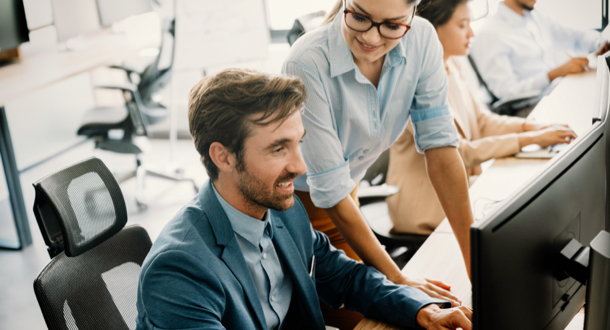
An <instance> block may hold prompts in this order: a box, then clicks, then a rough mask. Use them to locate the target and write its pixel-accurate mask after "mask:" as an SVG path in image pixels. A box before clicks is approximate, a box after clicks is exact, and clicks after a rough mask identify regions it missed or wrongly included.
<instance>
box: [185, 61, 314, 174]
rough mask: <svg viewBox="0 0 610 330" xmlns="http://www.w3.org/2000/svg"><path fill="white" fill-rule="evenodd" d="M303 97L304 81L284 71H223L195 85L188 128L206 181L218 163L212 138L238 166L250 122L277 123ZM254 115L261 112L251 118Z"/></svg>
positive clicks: (298, 106) (285, 117) (297, 105)
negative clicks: (213, 152)
mask: <svg viewBox="0 0 610 330" xmlns="http://www.w3.org/2000/svg"><path fill="white" fill-rule="evenodd" d="M304 101H305V86H304V85H303V82H301V80H300V79H299V78H296V77H288V76H285V75H274V74H268V73H261V72H256V71H253V70H248V69H227V70H224V71H222V72H219V73H217V74H215V75H212V76H210V77H206V78H204V79H202V80H201V81H200V82H199V83H197V84H196V85H195V86H194V87H193V88H192V89H191V94H190V98H189V106H188V107H189V109H188V117H189V129H190V132H191V136H193V139H194V142H195V148H197V151H198V152H199V154H200V155H201V162H202V163H203V165H204V166H205V169H206V171H207V173H208V176H209V177H210V179H211V180H212V181H215V180H216V179H218V167H216V164H214V162H213V161H212V160H211V159H210V145H211V144H212V143H213V142H219V143H221V144H222V145H223V146H225V147H226V148H227V149H228V150H229V151H230V152H232V153H234V154H235V155H236V158H237V161H238V166H240V164H241V166H243V153H244V141H245V140H246V138H247V137H248V136H249V134H250V131H251V129H250V127H251V126H250V125H251V124H256V125H268V124H271V123H274V122H278V121H280V122H282V121H284V120H286V119H287V118H288V117H290V116H291V115H292V114H294V112H295V111H298V110H300V109H301V108H302V106H303V102H304ZM254 114H260V116H257V118H253V116H252V115H254ZM242 169H243V167H242Z"/></svg>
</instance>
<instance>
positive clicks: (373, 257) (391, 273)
mask: <svg viewBox="0 0 610 330" xmlns="http://www.w3.org/2000/svg"><path fill="white" fill-rule="evenodd" d="M324 210H325V211H326V212H327V213H328V216H329V217H330V218H331V220H332V221H333V223H334V224H335V226H336V227H337V229H339V232H340V233H341V235H342V236H343V238H345V241H346V242H347V243H348V244H349V246H350V247H351V248H352V249H353V250H354V252H356V254H357V255H358V256H359V257H360V258H361V259H362V261H363V262H364V263H365V264H366V265H369V266H372V267H374V268H376V269H377V270H378V271H380V272H382V273H383V274H384V275H385V276H386V277H387V278H388V280H390V281H392V282H394V283H396V284H405V285H409V286H411V287H414V288H416V289H419V290H421V291H423V292H425V293H427V294H428V295H429V296H431V297H433V298H440V299H445V300H449V301H450V302H451V304H452V305H453V306H459V305H461V301H460V300H459V299H458V298H457V297H455V296H454V295H452V294H451V293H450V292H449V291H447V290H449V289H450V287H449V286H447V285H445V284H443V283H441V282H438V281H432V280H422V279H410V278H406V277H405V276H404V275H403V274H402V273H401V272H400V269H398V266H396V263H394V261H393V260H392V258H390V255H389V254H388V253H387V252H386V250H385V249H384V248H383V246H382V245H381V243H379V241H378V240H377V237H375V234H373V231H372V230H371V228H370V227H369V226H368V224H367V223H366V220H364V218H363V217H362V213H360V210H359V209H358V206H357V205H356V203H355V202H354V200H353V199H352V198H351V197H350V196H347V197H345V198H344V199H342V200H341V201H340V202H339V203H338V204H337V205H335V206H333V207H330V208H327V209H324Z"/></svg>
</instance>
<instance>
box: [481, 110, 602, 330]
mask: <svg viewBox="0 0 610 330" xmlns="http://www.w3.org/2000/svg"><path fill="white" fill-rule="evenodd" d="M583 113H584V112H583ZM589 113H590V112H589ZM604 130H605V121H598V122H596V123H595V124H594V125H593V126H591V128H590V129H589V130H588V131H587V132H586V133H585V134H583V135H582V136H580V137H579V138H578V139H576V140H575V141H574V142H572V143H571V144H570V145H569V147H568V148H566V149H564V150H563V151H562V152H561V153H560V154H558V155H557V156H555V158H553V159H551V160H550V161H549V163H548V164H547V165H546V166H545V168H544V169H543V171H542V172H541V173H540V174H539V175H538V176H537V177H536V178H535V179H534V180H533V181H532V182H530V183H529V184H528V185H527V186H526V187H525V188H524V189H522V190H521V191H519V192H517V193H515V194H514V195H512V196H511V197H509V198H507V200H506V201H505V202H504V203H503V204H502V205H501V206H499V207H498V209H496V211H495V212H494V213H493V214H490V215H488V216H487V217H486V218H485V219H484V220H483V221H480V222H479V223H476V224H474V225H473V226H472V228H471V239H472V242H471V244H472V284H473V308H474V310H475V311H476V312H475V313H474V316H473V317H474V319H473V325H474V329H495V330H502V329H510V330H514V329H521V330H528V329H533V330H534V329H535V330H542V329H546V330H554V329H562V330H563V329H565V327H566V326H567V325H568V324H569V322H570V320H571V319H572V318H573V317H574V315H576V313H578V311H579V310H580V308H581V307H582V306H583V305H584V303H585V295H586V288H585V287H584V286H583V285H581V284H580V283H579V282H576V281H575V280H574V279H572V278H570V277H567V276H566V275H565V272H564V271H563V269H562V267H561V266H560V257H559V255H560V251H561V250H562V248H563V247H564V246H565V245H566V244H567V243H568V242H569V241H570V239H572V238H575V239H577V240H578V241H579V242H580V243H581V244H582V245H585V246H587V245H589V243H590V242H591V240H592V239H593V238H594V237H595V236H596V235H597V234H598V233H599V232H600V231H601V230H603V229H604V225H605V206H606V205H605V204H606V161H605V158H606V137H605V136H604V134H605V132H604Z"/></svg>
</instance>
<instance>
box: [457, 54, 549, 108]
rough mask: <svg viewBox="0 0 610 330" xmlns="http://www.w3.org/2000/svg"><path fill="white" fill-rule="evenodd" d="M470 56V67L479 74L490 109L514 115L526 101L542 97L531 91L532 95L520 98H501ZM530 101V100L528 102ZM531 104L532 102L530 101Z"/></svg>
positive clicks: (480, 83)
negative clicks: (493, 90)
mask: <svg viewBox="0 0 610 330" xmlns="http://www.w3.org/2000/svg"><path fill="white" fill-rule="evenodd" d="M467 57H468V63H470V67H471V68H472V70H473V71H474V73H475V74H476V76H477V80H478V81H479V86H481V87H483V89H482V90H483V91H484V92H485V94H486V95H487V101H486V102H485V103H486V104H487V107H488V108H489V110H491V111H493V112H495V113H497V114H500V115H514V114H515V113H516V112H517V111H518V110H519V109H520V106H521V107H523V106H522V105H523V104H525V103H526V101H530V100H531V101H532V102H534V101H535V99H536V98H542V97H541V95H540V94H539V93H531V94H530V95H526V96H522V97H519V98H508V99H505V100H500V99H499V98H498V97H497V96H496V95H495V94H494V93H493V92H492V91H491V89H489V86H487V83H485V80H483V77H482V76H481V73H480V72H479V69H477V65H476V64H475V63H474V60H473V59H472V57H471V56H470V55H468V56H467ZM528 103H529V102H528ZM530 104H531V103H530Z"/></svg>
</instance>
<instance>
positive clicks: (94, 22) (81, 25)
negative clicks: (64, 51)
mask: <svg viewBox="0 0 610 330" xmlns="http://www.w3.org/2000/svg"><path fill="white" fill-rule="evenodd" d="M127 2H129V1H125V3H127ZM51 6H52V7H53V21H54V24H55V28H56V29H57V39H58V41H59V42H64V41H67V40H68V39H70V38H74V37H77V36H80V35H84V34H87V33H91V32H94V31H97V30H99V29H100V21H99V17H98V13H97V5H96V3H95V0H51Z"/></svg>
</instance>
